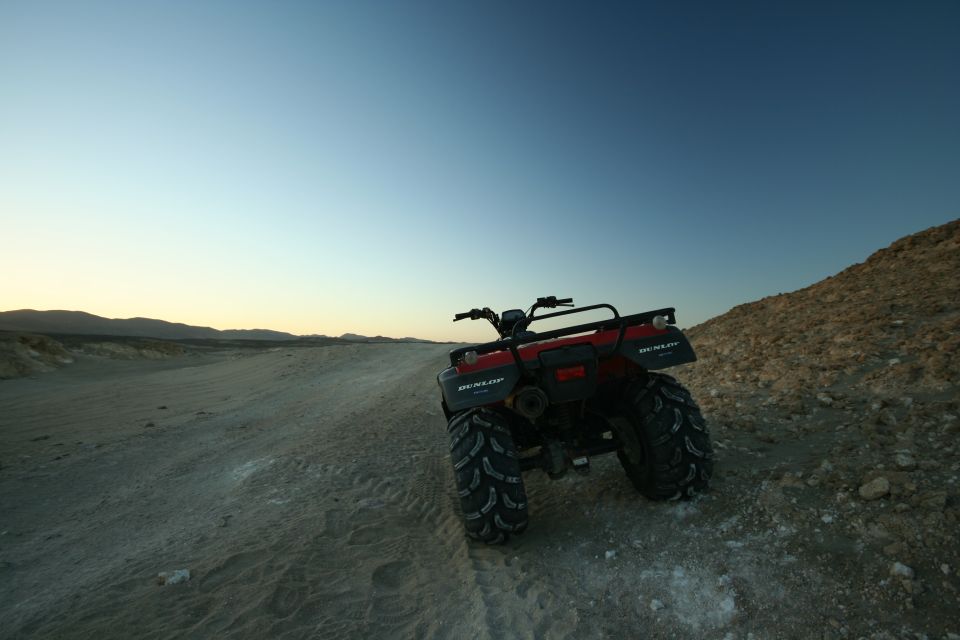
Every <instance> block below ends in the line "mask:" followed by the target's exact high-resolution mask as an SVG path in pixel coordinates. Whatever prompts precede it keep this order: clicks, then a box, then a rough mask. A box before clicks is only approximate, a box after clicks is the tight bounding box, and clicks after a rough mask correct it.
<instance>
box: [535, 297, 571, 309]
mask: <svg viewBox="0 0 960 640" xmlns="http://www.w3.org/2000/svg"><path fill="white" fill-rule="evenodd" d="M535 306H537V307H546V308H553V307H560V306H564V307H568V306H570V307H572V306H573V298H560V299H559V300H558V299H557V296H547V297H546V298H537V304H536V305H535Z"/></svg>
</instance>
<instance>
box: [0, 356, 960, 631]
mask: <svg viewBox="0 0 960 640" xmlns="http://www.w3.org/2000/svg"><path fill="white" fill-rule="evenodd" d="M449 348H450V347H449V345H432V344H370V345H367V344H362V345H335V346H329V347H317V348H286V347H277V348H272V349H253V350H226V351H223V352H214V353H209V352H208V353H186V354H183V355H180V356H176V357H171V358H168V359H157V360H145V359H131V360H114V359H109V358H105V357H102V356H80V357H78V358H77V361H76V362H75V363H73V364H72V365H70V366H68V367H65V368H62V369H59V370H56V371H53V372H47V373H42V374H39V375H36V376H33V377H25V378H20V379H16V380H6V381H2V382H0V438H2V439H0V443H2V460H0V464H2V468H0V489H2V491H0V507H2V523H0V619H2V620H3V623H2V625H0V635H2V636H3V637H9V638H28V637H29V638H51V637H55V638H59V637H63V638H74V637H77V638H86V637H89V638H104V637H117V638H126V637H140V638H181V637H237V638H266V637H288V638H308V637H309V638H313V637H318V638H344V637H377V638H380V637H397V638H405V637H425V638H567V637H569V638H603V637H616V638H627V637H630V638H748V637H754V638H821V637H827V638H833V637H838V638H839V637H863V636H866V637H875V638H900V637H911V638H912V637H931V638H940V637H954V636H949V635H948V634H950V633H960V616H958V614H957V611H958V610H960V609H958V607H960V598H958V595H957V591H956V587H957V584H958V583H957V580H956V574H955V571H956V568H957V566H958V565H960V561H958V556H957V552H958V551H957V547H956V545H955V544H953V545H945V546H942V547H938V548H939V549H940V552H941V553H942V555H938V556H937V557H936V558H927V559H926V560H925V561H924V562H919V561H918V560H919V558H918V557H916V556H913V557H912V558H911V562H913V563H914V564H913V565H912V566H910V573H911V575H910V576H909V577H905V576H900V575H891V567H892V566H893V564H892V563H893V562H896V561H897V558H896V557H893V558H891V557H888V556H887V555H885V554H884V553H883V550H882V547H883V546H884V543H885V542H886V541H885V540H883V539H882V537H881V538H876V537H873V536H871V535H870V532H869V531H867V532H864V531H863V530H862V529H858V528H857V527H856V526H854V525H855V523H856V521H857V520H858V519H860V520H862V519H863V517H864V511H865V510H866V509H868V508H869V507H870V505H871V504H873V503H870V504H866V503H863V504H861V503H862V501H861V499H860V498H859V497H858V496H857V494H856V492H855V491H848V492H846V493H843V492H841V494H842V496H841V495H839V494H838V495H834V494H835V493H836V492H835V491H833V490H829V491H825V490H824V488H823V487H822V486H817V485H815V484H814V483H807V482H805V480H807V479H808V478H807V477H806V476H805V475H804V472H805V470H807V469H809V468H814V469H816V468H820V466H821V460H822V459H824V458H825V456H826V454H825V452H828V451H829V450H830V447H829V444H830V443H829V442H827V441H826V440H827V439H828V435H827V434H828V433H829V432H827V431H819V430H817V429H816V428H815V426H816V425H817V424H820V423H829V422H830V420H831V419H833V418H832V415H831V414H830V413H829V411H828V410H827V409H824V411H823V412H818V413H814V414H813V415H812V416H809V417H808V418H807V419H806V420H805V424H808V425H809V427H808V430H809V431H810V433H812V434H814V436H813V437H801V434H798V433H792V432H791V431H789V430H787V429H782V428H781V429H778V430H777V431H776V432H775V433H776V437H775V438H771V437H770V436H769V435H768V434H766V433H764V432H763V430H762V429H761V430H759V431H758V430H756V429H754V430H749V431H748V430H743V429H736V428H733V427H731V426H728V425H726V424H724V423H722V422H715V423H714V424H713V425H712V429H713V436H714V439H715V442H716V444H717V450H718V460H717V473H716V478H715V481H714V483H713V487H712V490H711V491H710V492H709V493H708V494H706V495H704V496H702V497H700V498H698V499H696V500H694V501H691V502H679V503H653V502H650V501H648V500H646V499H644V498H643V497H641V496H640V495H639V494H637V493H635V491H634V490H633V488H632V487H631V485H630V484H629V482H628V481H627V479H626V477H625V476H624V474H623V473H622V471H621V469H620V467H619V463H618V462H617V460H616V457H615V456H606V457H601V458H597V459H596V460H594V464H593V469H592V472H591V473H590V474H589V475H587V476H580V475H576V474H568V475H567V476H565V477H564V478H562V479H560V480H553V481H552V480H550V479H548V478H547V477H546V476H545V475H544V474H542V473H541V472H538V471H533V472H529V473H527V474H526V482H527V487H528V489H527V490H528V495H529V503H530V509H531V513H530V515H531V525H530V528H529V530H528V531H527V532H526V533H525V534H524V535H522V536H520V537H515V538H513V539H511V540H510V541H509V542H508V543H507V544H506V545H503V546H497V547H485V546H480V545H478V544H476V543H472V542H468V541H467V540H466V539H465V537H464V535H463V533H462V529H461V524H460V515H459V511H458V509H459V507H458V505H457V498H456V494H455V492H454V489H453V480H452V470H451V465H450V461H449V457H448V444H447V435H446V432H445V421H444V418H443V415H442V412H441V410H440V407H439V397H438V389H437V386H436V382H435V380H434V376H435V374H436V373H437V371H438V370H439V369H440V368H442V367H443V366H444V363H445V359H446V358H445V355H446V351H447V350H448V349H449ZM677 373H678V375H680V376H681V378H682V373H683V372H682V371H681V370H678V371H677ZM695 391H699V392H701V393H703V394H705V395H707V396H709V395H710V391H709V390H695ZM708 417H709V413H708ZM770 440H774V442H771V441H770ZM955 476H956V474H955V473H954V480H955ZM784 478H786V479H787V481H784ZM952 488H953V489H954V490H955V489H956V486H955V485H952ZM851 505H853V506H852V507H851ZM893 508H894V506H893V505H892V504H891V505H890V506H889V507H887V510H888V511H892V510H893ZM944 526H945V527H946V526H947V525H946V524H945V525H944ZM950 526H953V525H950ZM945 531H947V530H945ZM955 531H956V529H955V526H953V529H952V530H949V531H947V533H948V535H949V536H952V539H953V540H954V541H955V535H956V534H955ZM903 564H904V565H905V566H908V565H906V561H904V563H903ZM179 569H187V570H189V573H190V578H189V580H185V581H182V582H179V583H175V584H161V582H163V581H162V579H159V578H158V574H160V573H162V572H167V573H168V574H169V573H170V572H173V571H176V570H179ZM904 585H908V586H906V587H905V586H904ZM924 634H926V635H924Z"/></svg>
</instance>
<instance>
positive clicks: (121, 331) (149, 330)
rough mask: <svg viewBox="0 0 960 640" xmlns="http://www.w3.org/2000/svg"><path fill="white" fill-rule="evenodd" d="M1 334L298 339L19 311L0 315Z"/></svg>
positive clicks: (81, 314) (66, 313)
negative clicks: (4, 331)
mask: <svg viewBox="0 0 960 640" xmlns="http://www.w3.org/2000/svg"><path fill="white" fill-rule="evenodd" d="M0 330H6V331H29V332H32V333H42V334H83V335H102V336H107V335H109V336H133V337H140V338H160V339H167V340H183V339H194V340H211V339H229V340H296V339H297V336H295V335H292V334H290V333H284V332H282V331H271V330H269V329H228V330H225V331H221V330H219V329H213V328H211V327H195V326H191V325H188V324H182V323H179V322H167V321H165V320H154V319H151V318H127V319H114V318H102V317H100V316H96V315H93V314H91V313H85V312H83V311H35V310H33V309H20V310H18V311H3V312H0Z"/></svg>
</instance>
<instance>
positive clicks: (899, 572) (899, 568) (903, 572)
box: [890, 562, 914, 579]
mask: <svg viewBox="0 0 960 640" xmlns="http://www.w3.org/2000/svg"><path fill="white" fill-rule="evenodd" d="M890 575H892V576H899V577H901V578H908V579H911V578H913V575H914V574H913V569H911V568H910V567H908V566H907V565H905V564H902V563H900V562H894V563H893V566H891V567H890Z"/></svg>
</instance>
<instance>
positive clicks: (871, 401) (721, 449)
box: [677, 220, 960, 637]
mask: <svg viewBox="0 0 960 640" xmlns="http://www.w3.org/2000/svg"><path fill="white" fill-rule="evenodd" d="M687 333H688V336H689V338H690V340H691V341H692V342H693V344H694V347H695V348H696V351H697V355H698V357H699V358H700V360H699V361H698V362H697V363H695V364H694V365H691V366H688V367H684V368H683V370H682V371H678V372H677V373H678V375H680V377H681V378H682V379H683V381H684V382H686V383H687V384H688V385H689V386H691V387H692V389H693V391H694V393H695V395H696V397H697V398H698V400H699V401H700V403H701V405H702V407H703V409H704V412H705V414H706V416H707V418H708V420H709V422H710V423H711V424H712V425H713V432H714V438H715V441H716V442H715V443H716V446H717V450H718V453H719V457H720V460H719V463H720V464H719V465H718V469H719V471H718V473H719V474H724V473H726V474H727V478H728V480H729V481H731V482H735V483H736V482H740V481H742V480H743V479H750V480H751V481H753V482H756V483H759V484H757V485H756V490H755V491H754V490H751V491H752V492H753V493H755V495H752V496H751V497H750V500H751V501H755V502H754V504H755V505H756V507H755V508H756V513H757V514H760V515H759V516H758V517H760V520H758V522H769V523H770V526H774V527H779V528H780V529H782V528H783V527H787V528H788V529H790V530H797V531H804V532H805V534H804V535H807V536H809V538H810V540H811V541H815V540H816V539H817V538H822V537H823V536H825V535H827V534H826V532H827V531H828V530H829V531H832V532H834V533H833V534H832V535H833V536H834V538H833V539H834V540H839V541H844V544H846V543H847V542H849V543H850V544H851V545H852V547H851V548H853V549H855V550H858V551H857V554H856V555H843V556H838V557H837V559H836V561H837V562H840V563H842V564H843V565H844V569H843V570H844V571H848V572H850V575H851V576H853V575H856V576H857V578H856V580H855V581H854V586H855V587H856V589H857V590H858V592H859V596H858V597H862V598H863V599H864V601H865V603H866V606H867V607H868V608H872V607H887V608H890V607H892V609H891V610H893V611H897V610H898V611H901V612H903V613H905V612H907V611H912V610H914V608H917V609H918V612H917V613H920V611H919V610H925V611H926V613H927V614H933V615H940V614H944V613H945V612H946V611H947V610H950V609H951V608H952V610H953V611H956V610H957V609H956V608H955V607H957V606H960V597H958V584H957V580H956V572H957V567H958V565H960V546H958V544H957V537H956V535H957V531H958V530H960V451H958V444H957V440H958V434H960V419H958V415H960V393H958V385H960V361H958V358H957V353H958V351H960V220H957V221H953V222H950V223H948V224H945V225H943V226H940V227H935V228H931V229H927V230H926V231H922V232H920V233H917V234H914V235H911V236H908V237H905V238H902V239H900V240H898V241H897V242H895V243H893V244H892V245H890V246H889V247H887V248H886V249H882V250H880V251H877V252H876V253H874V254H873V255H872V256H870V257H869V258H868V259H867V260H866V262H864V263H862V264H857V265H854V266H852V267H850V268H849V269H846V270H845V271H843V272H841V273H839V274H837V275H836V276H833V277H830V278H827V279H826V280H823V281H822V282H818V283H817V284H815V285H812V286H810V287H807V288H805V289H801V290H799V291H795V292H793V293H788V294H782V295H778V296H771V297H768V298H764V299H762V300H759V301H757V302H752V303H749V304H744V305H741V306H738V307H735V308H734V309H732V310H730V311H729V312H728V313H726V314H724V315H722V316H719V317H716V318H713V319H712V320H709V321H708V322H705V323H703V324H701V325H698V326H696V327H694V328H692V329H690V330H689V331H688V332H687ZM747 460H749V461H750V462H749V464H747V463H745V462H743V461H747ZM731 476H740V479H739V480H738V479H737V478H733V477H731ZM745 486H752V485H750V484H746V485H745ZM811 544H812V542H811ZM861 577H862V578H861ZM861 579H862V581H861ZM851 580H854V579H853V578H851ZM911 618H913V615H912V614H911ZM923 619H924V618H923V614H921V615H920V616H919V617H916V618H915V620H916V624H918V625H921V624H922V620H923ZM891 637H892V636H891Z"/></svg>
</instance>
